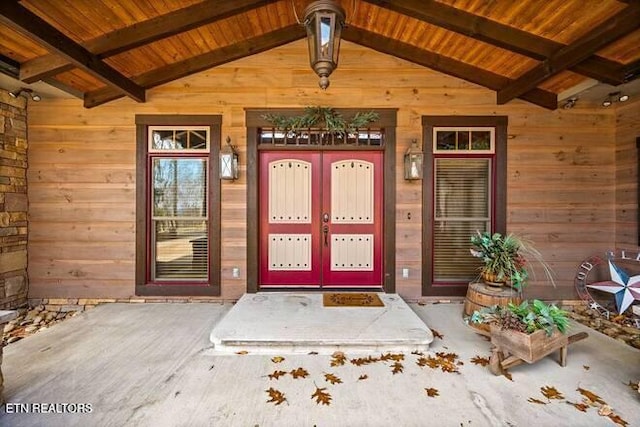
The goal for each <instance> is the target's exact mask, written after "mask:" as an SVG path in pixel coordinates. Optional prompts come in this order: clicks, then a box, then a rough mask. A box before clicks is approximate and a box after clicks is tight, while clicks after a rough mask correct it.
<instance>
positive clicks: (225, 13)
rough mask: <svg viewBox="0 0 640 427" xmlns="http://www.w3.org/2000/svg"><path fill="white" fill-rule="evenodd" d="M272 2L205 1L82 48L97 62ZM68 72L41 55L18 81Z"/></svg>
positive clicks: (28, 64)
mask: <svg viewBox="0 0 640 427" xmlns="http://www.w3.org/2000/svg"><path fill="white" fill-rule="evenodd" d="M276 1H278V0H234V1H232V2H231V1H228V0H207V1H204V2H202V3H198V4H195V5H193V6H188V7H185V8H182V9H178V10H176V11H174V12H171V13H167V14H165V15H161V16H158V17H156V18H153V19H149V20H147V21H143V22H139V23H136V24H133V25H131V26H128V27H125V28H122V29H120V30H116V31H112V32H111V33H108V34H104V35H102V36H100V37H96V38H94V39H92V40H89V41H86V42H84V43H82V46H83V47H84V48H85V49H87V50H88V51H90V52H92V53H93V54H94V55H96V56H98V57H99V58H100V59H104V58H107V57H109V56H114V55H117V54H118V53H122V52H126V51H128V50H132V49H135V48H137V47H140V46H144V45H145V44H149V43H153V42H155V41H157V40H160V39H163V38H166V37H170V36H173V35H176V34H179V33H182V32H186V31H189V30H193V29H194V28H198V27H201V26H203V25H207V24H211V23H213V22H216V21H220V20H222V19H226V18H229V17H230V16H233V15H237V14H240V13H245V12H248V11H249V10H252V9H256V8H258V7H261V6H265V5H267V4H269V3H274V2H276ZM71 68H73V64H70V63H69V62H68V61H66V60H65V59H64V58H60V57H59V56H57V55H44V56H41V57H38V58H34V59H32V60H30V61H26V62H25V63H24V64H22V69H21V71H20V79H21V80H22V81H24V82H26V83H32V82H35V81H38V80H41V79H43V78H46V77H51V76H54V75H56V74H59V73H62V72H64V71H67V70H69V69H71Z"/></svg>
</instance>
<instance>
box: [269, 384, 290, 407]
mask: <svg viewBox="0 0 640 427" xmlns="http://www.w3.org/2000/svg"><path fill="white" fill-rule="evenodd" d="M265 391H266V392H267V393H268V394H269V397H270V398H271V399H269V400H267V403H271V402H273V403H275V404H276V405H280V404H281V403H283V402H286V401H287V398H286V397H284V393H282V392H281V391H279V390H276V389H275V388H273V387H269V390H265Z"/></svg>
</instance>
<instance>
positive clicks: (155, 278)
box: [136, 116, 220, 295]
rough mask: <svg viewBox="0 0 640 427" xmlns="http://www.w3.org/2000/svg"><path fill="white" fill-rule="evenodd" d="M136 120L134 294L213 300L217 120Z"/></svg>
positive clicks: (216, 271) (216, 288) (215, 280)
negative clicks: (208, 296) (136, 247)
mask: <svg viewBox="0 0 640 427" xmlns="http://www.w3.org/2000/svg"><path fill="white" fill-rule="evenodd" d="M203 117H204V118H208V120H204V119H203ZM207 121H211V122H213V124H206V123H207ZM136 122H137V124H138V149H139V150H138V179H139V180H140V179H141V178H142V181H140V182H138V185H137V188H138V193H139V194H138V206H137V212H138V215H137V216H138V228H137V230H136V234H137V239H136V241H137V246H138V249H137V251H136V253H137V255H138V256H137V261H136V292H137V293H138V294H139V295H217V294H219V291H220V289H219V234H220V219H219V218H220V215H219V208H220V207H219V189H220V188H219V186H220V184H219V180H218V177H217V175H218V161H217V157H218V153H219V144H220V126H219V122H220V119H219V117H218V116H195V117H188V116H138V117H136ZM198 122H200V123H202V124H198ZM173 123H175V124H173ZM142 224H144V226H142Z"/></svg>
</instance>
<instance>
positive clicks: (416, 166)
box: [404, 139, 424, 181]
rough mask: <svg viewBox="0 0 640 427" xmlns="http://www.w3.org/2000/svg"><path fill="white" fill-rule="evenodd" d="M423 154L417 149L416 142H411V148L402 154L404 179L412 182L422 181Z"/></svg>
mask: <svg viewBox="0 0 640 427" xmlns="http://www.w3.org/2000/svg"><path fill="white" fill-rule="evenodd" d="M423 161H424V154H423V153H422V150H421V149H419V148H418V140H417V139H414V140H412V141H411V146H410V147H409V148H408V149H407V151H406V152H405V153H404V179H406V180H408V181H413V180H416V179H422V162H423Z"/></svg>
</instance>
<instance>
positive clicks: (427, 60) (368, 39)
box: [343, 26, 558, 110]
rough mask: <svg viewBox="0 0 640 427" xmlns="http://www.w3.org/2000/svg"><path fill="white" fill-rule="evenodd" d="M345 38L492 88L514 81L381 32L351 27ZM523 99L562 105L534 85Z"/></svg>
mask: <svg viewBox="0 0 640 427" xmlns="http://www.w3.org/2000/svg"><path fill="white" fill-rule="evenodd" d="M343 39H344V40H347V41H350V42H353V43H357V44H359V45H362V46H366V47H368V48H370V49H373V50H376V51H378V52H381V53H385V54H387V55H392V56H395V57H398V58H402V59H404V60H407V61H409V62H413V63H414V64H418V65H422V66H424V67H428V68H431V69H433V70H436V71H439V72H442V73H445V74H449V75H451V76H454V77H458V78H460V79H463V80H466V81H469V82H471V83H475V84H477V85H480V86H484V87H486V88H488V89H491V90H498V89H500V88H501V87H504V86H505V85H506V84H508V83H509V82H510V81H511V80H510V79H509V78H507V77H504V76H501V75H499V74H495V73H492V72H490V71H487V70H484V69H482V68H478V67H474V66H472V65H469V64H467V63H465V62H462V61H458V60H456V59H452V58H449V57H446V56H442V55H439V54H437V53H434V52H430V51H427V50H424V49H420V48H418V47H416V46H412V45H410V44H407V43H403V42H400V41H398V40H395V39H392V38H389V37H386V36H383V35H381V34H377V33H374V32H371V31H368V30H364V29H361V28H357V27H354V26H349V27H347V28H345V29H344V31H343ZM520 98H522V99H524V100H526V101H528V102H531V103H532V104H536V105H539V106H541V107H543V108H547V109H549V110H555V109H556V108H558V97H557V96H556V94H555V93H553V92H549V91H545V90H542V89H537V88H534V89H532V90H530V91H528V92H527V93H524V94H522V95H521V96H520Z"/></svg>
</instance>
